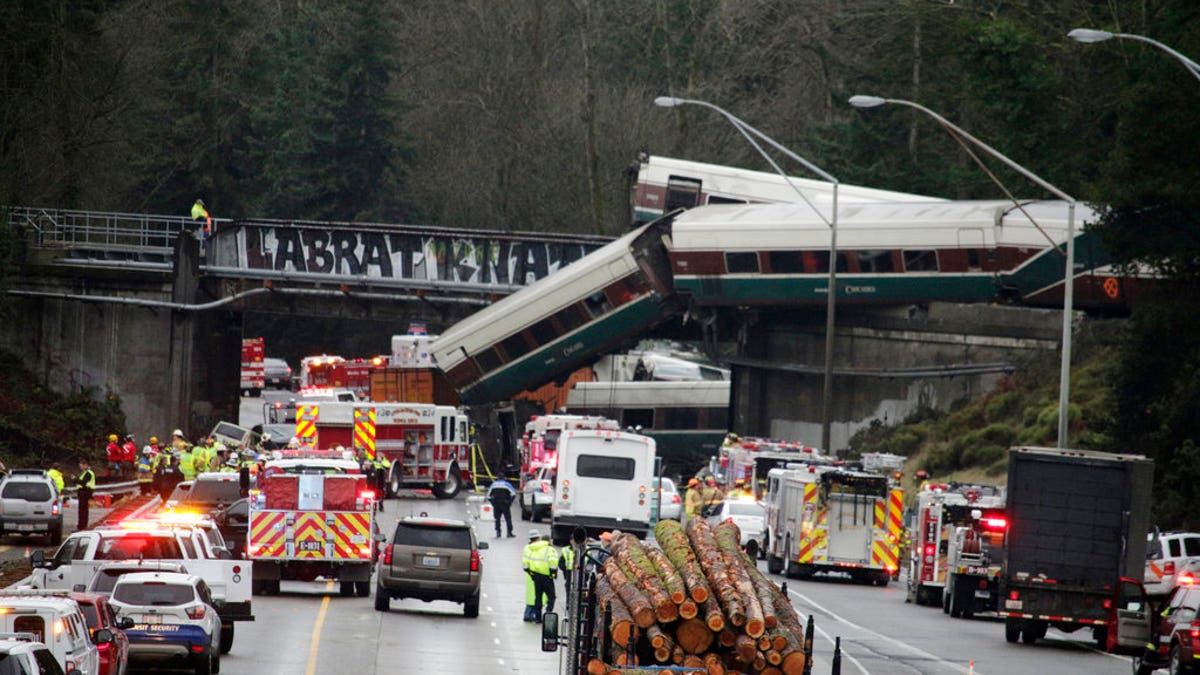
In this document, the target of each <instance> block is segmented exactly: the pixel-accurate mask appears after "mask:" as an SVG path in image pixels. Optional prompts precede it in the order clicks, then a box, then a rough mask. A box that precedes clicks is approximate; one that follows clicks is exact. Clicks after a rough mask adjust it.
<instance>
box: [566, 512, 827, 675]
mask: <svg viewBox="0 0 1200 675" xmlns="http://www.w3.org/2000/svg"><path fill="white" fill-rule="evenodd" d="M654 536H655V539H656V540H657V543H658V547H654V546H652V545H649V544H644V543H642V542H641V541H639V539H638V538H637V537H636V536H633V535H631V534H628V533H622V532H615V533H614V537H613V540H612V544H611V546H610V547H609V548H607V549H605V548H600V547H597V546H590V545H585V544H584V543H583V541H582V540H577V541H576V542H575V543H574V546H575V551H576V555H575V558H574V559H575V561H576V563H575V568H574V569H572V570H570V571H569V572H568V573H569V574H571V575H572V584H571V588H572V594H571V596H570V597H569V598H568V599H567V602H566V607H567V612H568V614H569V616H568V617H566V620H564V621H562V622H561V623H560V621H559V617H558V616H557V615H556V614H553V613H548V614H546V615H545V616H544V617H543V620H542V649H543V650H544V651H555V650H557V649H558V647H559V646H565V647H566V648H567V655H566V658H565V659H563V660H561V662H560V663H561V665H562V669H561V670H560V671H559V672H560V673H564V674H566V675H596V674H597V673H599V674H608V673H614V672H630V673H633V672H638V673H642V672H661V671H662V670H663V669H665V668H669V669H670V672H672V673H676V674H678V673H687V674H689V675H691V674H696V675H709V674H718V675H720V674H724V673H734V672H745V673H748V672H774V673H783V674H784V675H801V673H804V672H806V671H805V667H806V665H809V660H810V658H811V650H810V649H809V650H806V647H805V645H806V642H805V634H806V629H805V627H804V626H802V625H801V623H800V619H799V617H798V616H797V614H796V612H795V610H794V609H793V608H792V605H791V602H789V601H788V599H787V597H786V595H785V594H784V593H783V592H782V591H781V590H780V589H779V587H778V586H776V585H775V584H774V583H773V582H772V581H771V580H770V579H769V578H767V577H766V575H764V574H762V573H761V572H759V571H758V569H757V567H756V566H755V564H754V561H753V559H751V558H750V557H748V556H747V555H746V554H745V552H744V551H742V549H741V548H740V546H739V539H740V536H741V535H740V533H739V532H738V531H737V526H736V525H734V524H733V523H730V522H724V523H720V524H718V525H717V526H716V527H713V526H711V525H709V524H708V523H707V522H706V521H704V520H703V519H699V518H697V519H694V520H692V521H691V522H690V523H688V525H687V526H686V527H685V526H683V525H680V524H679V523H678V522H676V521H673V520H664V521H661V522H659V523H658V524H657V525H656V526H655V528H654ZM560 628H561V632H560ZM810 629H811V628H810ZM639 669H645V670H639Z"/></svg>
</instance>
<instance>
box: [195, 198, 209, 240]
mask: <svg viewBox="0 0 1200 675" xmlns="http://www.w3.org/2000/svg"><path fill="white" fill-rule="evenodd" d="M192 220H198V221H201V222H200V232H199V233H198V234H197V237H196V238H197V239H199V240H200V241H202V242H203V241H205V240H207V239H208V238H209V237H211V236H212V217H211V216H209V215H208V209H206V208H204V200H203V199H200V198H199V197H197V198H196V203H194V204H192Z"/></svg>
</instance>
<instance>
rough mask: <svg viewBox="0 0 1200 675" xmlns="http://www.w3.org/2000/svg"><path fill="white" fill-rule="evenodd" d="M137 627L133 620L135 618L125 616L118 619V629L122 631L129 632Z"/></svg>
mask: <svg viewBox="0 0 1200 675" xmlns="http://www.w3.org/2000/svg"><path fill="white" fill-rule="evenodd" d="M136 625H137V622H136V621H134V620H133V617H129V616H123V617H121V618H120V619H117V628H120V629H121V630H128V629H130V628H133V627H134V626H136Z"/></svg>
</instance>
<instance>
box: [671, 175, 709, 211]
mask: <svg viewBox="0 0 1200 675" xmlns="http://www.w3.org/2000/svg"><path fill="white" fill-rule="evenodd" d="M699 205H700V181H699V180H697V179H695V178H688V177H686V176H670V177H669V178H667V203H666V205H665V206H664V207H663V213H669V212H671V211H674V210H675V209H690V208H692V207H693V206H699Z"/></svg>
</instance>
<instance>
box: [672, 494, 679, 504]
mask: <svg viewBox="0 0 1200 675" xmlns="http://www.w3.org/2000/svg"><path fill="white" fill-rule="evenodd" d="M671 503H672V504H678V503H679V493H675V494H674V495H672V496H671Z"/></svg>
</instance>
